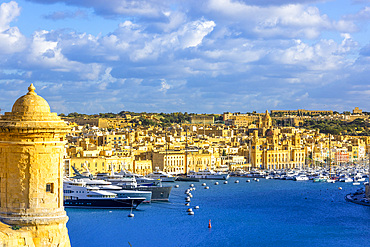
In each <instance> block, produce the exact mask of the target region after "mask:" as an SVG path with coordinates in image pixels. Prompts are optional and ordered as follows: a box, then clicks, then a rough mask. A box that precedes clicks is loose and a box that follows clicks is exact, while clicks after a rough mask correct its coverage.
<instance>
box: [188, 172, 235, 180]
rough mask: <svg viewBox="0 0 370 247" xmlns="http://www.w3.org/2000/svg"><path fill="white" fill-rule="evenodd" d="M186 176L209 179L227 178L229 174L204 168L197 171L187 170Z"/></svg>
mask: <svg viewBox="0 0 370 247" xmlns="http://www.w3.org/2000/svg"><path fill="white" fill-rule="evenodd" d="M187 177H189V178H198V179H209V180H227V179H229V174H227V173H221V172H215V171H212V170H209V169H205V170H199V171H198V172H195V171H189V173H188V175H187Z"/></svg>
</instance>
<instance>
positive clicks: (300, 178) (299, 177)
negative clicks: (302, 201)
mask: <svg viewBox="0 0 370 247" xmlns="http://www.w3.org/2000/svg"><path fill="white" fill-rule="evenodd" d="M293 180H294V181H307V180H309V178H308V177H307V175H305V174H299V175H297V176H294V177H293Z"/></svg>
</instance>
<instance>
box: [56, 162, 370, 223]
mask: <svg viewBox="0 0 370 247" xmlns="http://www.w3.org/2000/svg"><path fill="white" fill-rule="evenodd" d="M74 171H75V176H73V177H70V178H65V179H64V186H63V187H64V206H65V207H67V208H70V207H72V208H97V209H114V208H116V209H131V210H132V209H136V208H137V207H138V206H139V205H140V204H141V203H151V202H169V201H170V194H171V190H172V188H173V187H175V188H178V187H179V185H178V184H175V185H172V184H173V183H175V182H177V181H182V182H201V181H203V180H204V181H206V180H215V182H214V185H218V184H220V182H219V180H223V182H222V183H224V184H227V183H228V179H229V178H230V176H232V177H240V178H244V179H245V181H246V182H251V181H256V182H259V179H266V180H268V179H275V180H293V181H312V182H314V183H352V185H353V186H354V192H353V193H351V194H348V195H346V197H345V200H347V201H349V202H353V203H357V204H361V205H365V206H370V195H369V194H370V193H369V182H368V178H369V168H368V166H365V165H362V166H361V165H354V164H353V165H347V166H341V167H338V168H333V169H332V168H323V167H321V168H318V169H311V168H309V169H306V170H303V169H293V170H252V171H250V172H241V171H237V172H230V173H227V172H215V171H212V170H208V169H207V170H200V171H198V172H195V171H189V173H188V174H186V175H179V176H173V175H171V174H167V173H165V172H163V171H159V170H156V171H155V172H153V173H150V174H148V175H147V176H142V175H139V174H134V173H131V172H127V171H124V170H121V171H120V172H118V173H117V172H110V173H99V174H97V175H96V176H93V175H92V174H91V173H90V172H89V170H88V169H87V168H86V171H85V172H83V173H80V172H79V171H78V170H77V169H74ZM235 183H239V180H235ZM202 186H203V187H204V189H209V186H208V185H207V184H206V183H202ZM356 187H357V189H355V188H356ZM338 189H339V190H340V189H341V187H340V186H339V187H338ZM192 190H195V188H194V184H190V187H189V188H188V189H186V191H185V194H187V196H186V198H185V199H186V202H185V205H187V206H189V204H190V200H191V197H192V194H191V191H192ZM197 207H199V206H197ZM187 212H188V213H189V214H190V215H193V214H194V212H193V211H192V209H191V208H189V209H188V211H187ZM129 216H131V217H132V216H133V214H132V213H131V214H129Z"/></svg>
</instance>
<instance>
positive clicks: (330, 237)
mask: <svg viewBox="0 0 370 247" xmlns="http://www.w3.org/2000/svg"><path fill="white" fill-rule="evenodd" d="M235 180H239V183H235ZM246 180H247V178H243V177H239V178H230V179H229V180H228V183H227V184H224V182H223V181H218V182H219V184H218V185H215V182H216V181H215V180H209V181H201V182H175V183H166V184H165V185H167V186H174V185H176V184H177V185H179V187H178V188H175V187H174V188H173V189H172V192H171V196H170V201H169V202H162V203H151V204H141V205H139V207H138V208H137V210H134V211H132V213H133V214H134V215H135V216H134V217H132V218H130V217H128V214H129V213H130V210H103V209H66V211H67V214H68V216H69V221H68V223H67V226H68V231H69V236H70V240H71V244H72V246H73V247H84V246H89V247H95V246H96V247H102V246H109V247H115V246H120V247H122V246H133V247H139V246H223V247H224V246H369V242H370V235H369V232H370V207H366V206H360V205H357V204H353V203H350V202H346V201H345V200H344V197H345V195H346V194H348V193H352V192H354V191H356V190H357V189H358V188H360V187H361V186H362V187H363V185H361V186H354V185H352V183H339V182H337V183H335V184H331V183H313V182H312V181H292V180H265V179H259V182H256V181H254V180H253V179H249V180H251V181H250V182H249V183H247V182H246ZM202 183H206V184H207V186H208V187H209V189H204V187H205V186H202ZM190 184H194V187H195V188H196V190H193V191H191V194H192V195H193V197H192V198H191V202H190V206H186V205H185V198H186V196H187V195H186V194H185V193H184V192H185V190H186V189H188V188H189V185H190ZM339 187H341V188H342V189H341V190H340V189H339ZM195 206H199V209H195V208H194V207H195ZM188 208H192V211H193V212H194V215H188V213H187V210H188ZM209 220H211V221H210V222H211V228H209V227H208V225H209Z"/></svg>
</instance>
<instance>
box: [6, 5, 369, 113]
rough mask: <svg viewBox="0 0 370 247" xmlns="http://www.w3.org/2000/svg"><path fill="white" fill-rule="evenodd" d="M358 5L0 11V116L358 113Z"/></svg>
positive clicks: (365, 102) (363, 33)
mask: <svg viewBox="0 0 370 247" xmlns="http://www.w3.org/2000/svg"><path fill="white" fill-rule="evenodd" d="M369 21H370V0H340V1H339V0H332V1H326V0H317V1H315V0H300V1H293V0H202V1H199V0H187V1H183V0H172V1H167V0H161V1H158V0H141V1H136V0H135V1H131V0H110V1H103V0H22V1H17V0H15V1H2V2H1V4H0V108H1V113H3V112H4V111H11V107H12V105H13V103H14V102H15V100H16V99H17V98H18V97H20V96H21V95H24V94H25V93H26V92H27V87H28V86H29V84H30V83H34V85H35V87H36V92H37V93H38V94H39V95H41V96H42V97H44V98H45V99H46V100H47V101H48V102H49V104H50V106H51V109H52V111H53V112H57V113H65V114H67V113H70V112H80V113H87V114H92V113H101V112H114V113H118V112H120V111H122V110H128V111H135V112H178V111H180V112H194V113H222V112H225V111H231V112H251V111H257V112H264V111H265V110H266V109H267V110H282V109H290V110H292V109H309V110H329V109H330V110H337V111H339V112H342V111H347V110H352V109H353V108H354V107H356V106H358V107H360V108H361V109H363V110H364V111H370V101H369V96H370V81H369V78H370V30H369V28H370V25H369Z"/></svg>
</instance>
